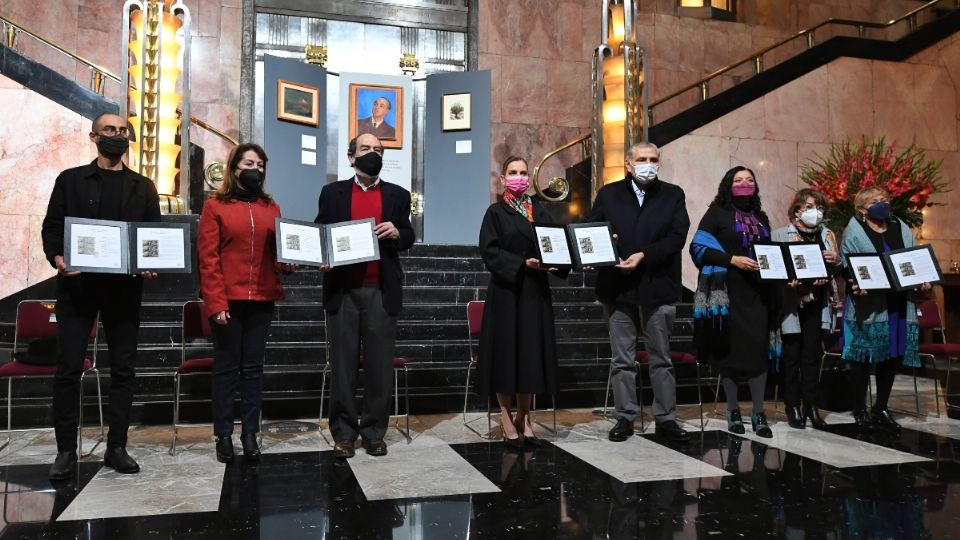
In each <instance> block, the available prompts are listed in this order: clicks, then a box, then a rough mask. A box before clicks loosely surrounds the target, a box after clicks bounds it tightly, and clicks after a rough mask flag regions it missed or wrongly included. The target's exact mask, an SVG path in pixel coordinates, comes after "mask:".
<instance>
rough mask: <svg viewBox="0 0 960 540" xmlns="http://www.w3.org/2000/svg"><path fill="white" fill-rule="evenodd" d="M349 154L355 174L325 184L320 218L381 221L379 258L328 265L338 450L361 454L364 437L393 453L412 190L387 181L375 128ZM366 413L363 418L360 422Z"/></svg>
mask: <svg viewBox="0 0 960 540" xmlns="http://www.w3.org/2000/svg"><path fill="white" fill-rule="evenodd" d="M347 157H348V158H349V159H350V163H351V165H353V168H354V169H355V170H356V173H357V174H356V175H355V176H354V177H353V178H350V179H347V180H341V181H339V182H333V183H332V184H327V185H326V186H324V188H323V190H322V191H321V192H320V201H319V212H318V213H317V219H316V220H315V221H316V222H317V223H324V224H329V223H340V222H343V221H351V220H355V219H364V218H370V217H372V218H374V219H375V220H376V223H377V225H376V227H375V228H374V232H376V234H377V238H378V239H379V243H380V260H379V261H371V262H367V263H360V264H353V265H347V266H338V267H335V268H330V267H329V266H325V267H323V268H321V270H323V271H324V272H325V274H324V276H323V308H324V310H325V311H326V313H327V346H328V347H329V349H328V350H329V352H330V375H331V379H332V382H331V388H330V432H331V433H332V434H333V440H334V442H335V444H334V450H333V453H334V455H335V456H336V457H339V458H349V457H353V455H354V446H355V443H356V440H357V435H360V437H361V438H362V439H363V447H364V448H365V449H366V450H367V453H368V454H370V455H373V456H382V455H385V454H386V453H387V445H386V444H384V442H383V436H384V435H385V434H386V432H387V422H388V420H389V417H390V401H391V399H390V398H391V386H392V379H393V377H392V372H393V358H394V346H395V343H396V335H397V315H398V314H399V313H400V309H401V308H402V306H403V298H402V293H403V269H402V268H401V267H400V254H399V252H400V251H403V250H406V249H408V248H409V247H410V246H412V245H413V241H414V234H413V227H412V226H411V225H410V192H409V191H407V190H405V189H403V188H402V187H400V186H398V185H396V184H391V183H389V182H385V181H383V180H382V179H381V178H380V169H381V168H382V167H383V145H382V144H381V143H380V140H379V139H378V138H377V137H376V136H374V135H372V134H369V133H365V134H363V135H359V136H357V137H356V138H354V139H353V140H352V141H350V146H349V148H348V149H347ZM361 347H362V351H363V387H364V397H363V411H362V415H361V414H358V411H357V404H356V399H355V395H356V388H357V372H358V371H359V368H360V356H361V354H360V352H361ZM358 417H359V422H358Z"/></svg>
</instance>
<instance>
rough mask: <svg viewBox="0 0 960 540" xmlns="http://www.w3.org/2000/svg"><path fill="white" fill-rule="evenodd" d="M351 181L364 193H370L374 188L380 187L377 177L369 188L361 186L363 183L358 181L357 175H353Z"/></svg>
mask: <svg viewBox="0 0 960 540" xmlns="http://www.w3.org/2000/svg"><path fill="white" fill-rule="evenodd" d="M353 181H354V182H355V183H356V184H357V185H358V186H360V189H362V190H364V191H370V190H371V189H373V188H375V187H377V186H379V185H380V177H379V176H378V177H377V179H376V180H374V181H373V183H372V184H370V186H369V187H367V186H365V185H363V182H361V181H360V177H359V176H357V175H353Z"/></svg>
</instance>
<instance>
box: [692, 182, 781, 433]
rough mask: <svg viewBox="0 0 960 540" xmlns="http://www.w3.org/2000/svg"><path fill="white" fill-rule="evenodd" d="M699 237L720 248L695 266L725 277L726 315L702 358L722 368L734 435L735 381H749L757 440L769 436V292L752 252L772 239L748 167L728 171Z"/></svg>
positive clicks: (739, 429) (737, 423)
mask: <svg viewBox="0 0 960 540" xmlns="http://www.w3.org/2000/svg"><path fill="white" fill-rule="evenodd" d="M701 233H705V234H707V235H712V237H713V238H715V239H716V241H717V242H718V243H719V248H721V249H717V248H709V247H708V248H707V249H705V250H704V251H703V253H702V260H701V261H699V263H702V264H703V265H710V266H714V267H719V268H720V272H719V273H720V274H725V275H726V292H727V295H728V297H729V316H728V317H727V319H726V320H725V321H724V324H726V328H725V329H724V330H723V332H722V338H721V339H715V340H713V341H712V342H711V344H710V346H709V347H706V348H704V349H702V350H701V351H700V354H701V355H702V356H706V357H707V358H705V359H707V360H709V361H710V362H712V363H713V364H714V365H716V366H717V367H719V369H720V379H721V381H722V383H723V390H724V394H726V396H727V415H726V416H727V427H728V429H729V430H730V431H731V432H732V433H743V432H744V427H743V420H742V418H741V416H740V407H739V403H738V401H737V383H736V381H735V378H738V377H747V378H748V379H749V385H750V394H751V398H752V399H753V412H752V413H751V414H750V420H751V424H752V425H753V431H754V432H756V434H757V435H759V436H761V437H772V436H773V434H772V432H771V431H770V427H769V425H767V417H766V415H765V414H764V412H763V393H764V389H765V387H766V383H767V355H768V350H769V343H770V336H769V330H770V309H769V303H770V290H769V288H768V286H767V285H766V284H765V283H764V282H762V281H760V274H759V270H760V267H759V266H758V265H757V261H755V260H754V252H753V244H754V242H761V241H769V240H770V221H769V219H767V215H766V214H765V213H764V212H763V211H762V210H761V209H760V192H759V189H758V187H757V181H756V178H755V176H754V174H753V171H751V170H750V169H747V168H746V167H734V168H732V169H730V170H729V171H727V174H725V175H724V176H723V180H721V181H720V187H719V189H718V190H717V196H716V198H715V199H714V200H713V202H712V203H711V204H710V207H709V208H707V212H706V214H704V216H703V219H702V220H701V221H700V227H699V231H698V234H701ZM691 251H692V250H691ZM699 263H698V265H699ZM724 269H725V270H726V271H725V272H723V270H724Z"/></svg>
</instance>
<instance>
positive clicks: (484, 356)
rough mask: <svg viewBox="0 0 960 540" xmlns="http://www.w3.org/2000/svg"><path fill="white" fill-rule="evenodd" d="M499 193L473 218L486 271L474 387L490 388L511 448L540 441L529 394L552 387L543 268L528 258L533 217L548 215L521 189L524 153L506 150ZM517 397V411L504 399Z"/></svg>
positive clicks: (485, 391)
mask: <svg viewBox="0 0 960 540" xmlns="http://www.w3.org/2000/svg"><path fill="white" fill-rule="evenodd" d="M500 187H501V189H502V190H503V195H502V197H501V198H500V200H499V201H497V202H495V203H493V204H492V205H490V207H489V208H488V209H487V213H486V214H485V215H484V216H483V223H482V224H481V226H480V244H479V246H480V257H481V258H482V259H483V263H484V265H485V266H486V267H487V270H489V271H490V284H489V286H488V287H487V295H486V305H485V306H484V313H483V327H482V330H481V333H480V357H479V359H478V362H477V364H478V366H477V367H478V371H479V378H480V391H481V394H482V395H490V394H496V397H497V403H499V405H500V426H501V429H502V431H503V439H504V443H505V444H506V445H507V446H508V447H510V448H513V449H519V448H521V447H522V445H523V444H524V443H527V444H530V445H532V446H540V444H541V443H540V439H538V438H537V437H536V435H535V434H534V432H533V426H532V424H531V422H530V416H529V412H530V403H531V400H532V398H533V395H534V394H539V393H544V392H547V393H550V394H553V393H555V389H556V376H555V374H556V365H557V352H556V337H555V335H554V327H553V304H552V302H551V299H550V283H549V282H548V281H547V272H548V271H551V272H555V273H558V274H559V275H561V276H563V277H565V276H566V274H567V272H568V271H569V270H566V271H561V272H557V270H556V269H555V268H544V267H543V266H541V264H540V261H539V260H538V259H537V258H536V256H537V247H536V243H535V242H536V240H535V238H536V237H535V235H534V231H533V225H532V224H533V222H537V223H550V222H552V221H553V220H552V219H551V217H550V215H549V214H548V213H547V212H546V210H544V208H543V207H542V206H541V205H540V203H539V202H537V201H535V200H533V199H532V198H530V196H529V195H527V190H528V189H529V188H530V182H529V179H528V176H527V161H526V160H525V159H523V158H519V157H516V156H511V157H508V158H507V159H506V161H504V162H503V166H502V167H501V171H500ZM514 395H516V398H517V414H516V416H515V417H511V410H510V409H511V402H512V400H513V396H514Z"/></svg>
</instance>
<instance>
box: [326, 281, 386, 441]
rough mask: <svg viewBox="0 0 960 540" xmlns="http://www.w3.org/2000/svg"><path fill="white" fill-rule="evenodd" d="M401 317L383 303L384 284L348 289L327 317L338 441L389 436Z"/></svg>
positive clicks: (333, 415)
mask: <svg viewBox="0 0 960 540" xmlns="http://www.w3.org/2000/svg"><path fill="white" fill-rule="evenodd" d="M396 338H397V317H396V315H390V314H389V313H387V311H386V310H385V309H384V308H383V294H382V292H381V291H380V289H379V288H378V287H361V288H358V289H350V290H348V291H346V292H344V295H343V304H342V305H341V306H340V310H339V311H338V312H336V313H331V314H329V315H328V316H327V339H328V341H329V347H330V362H331V366H330V367H331V370H330V377H331V379H332V382H331V384H330V432H331V433H332V434H333V440H334V441H337V442H341V441H351V442H352V441H355V440H356V438H357V434H358V433H359V434H360V436H361V437H363V439H364V440H367V441H376V440H380V439H383V436H384V435H386V433H387V423H388V421H389V419H390V398H391V395H392V393H393V392H392V391H391V390H392V386H393V352H394V345H395V343H396ZM361 343H362V345H363V412H362V417H361V418H360V422H359V423H358V422H357V417H358V416H359V415H358V414H357V401H356V398H355V394H356V389H357V372H358V371H359V369H360V346H361Z"/></svg>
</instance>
